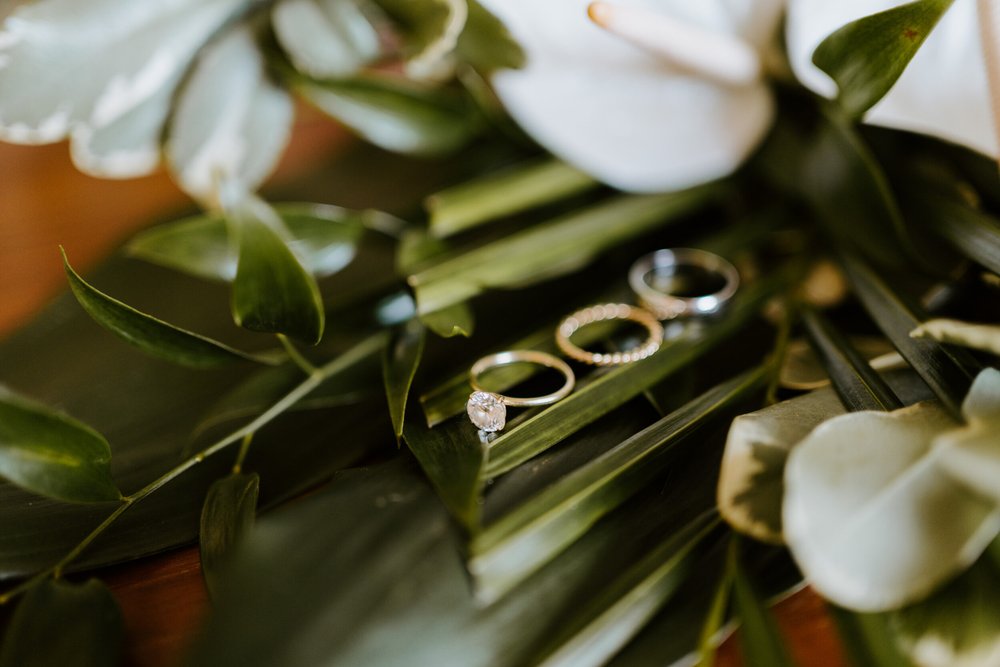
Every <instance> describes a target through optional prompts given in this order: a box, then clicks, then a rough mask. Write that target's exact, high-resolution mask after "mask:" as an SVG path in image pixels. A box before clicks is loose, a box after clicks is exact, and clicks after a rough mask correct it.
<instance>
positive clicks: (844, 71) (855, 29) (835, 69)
mask: <svg viewBox="0 0 1000 667" xmlns="http://www.w3.org/2000/svg"><path fill="white" fill-rule="evenodd" d="M952 1H953V0H917V2H910V3H907V4H904V5H900V6H898V7H893V8H892V9H888V10H886V11H883V12H879V13H878V14H873V15H871V16H866V17H864V18H861V19H858V20H857V21H852V22H851V23H848V24H847V25H845V26H844V27H842V28H840V29H839V30H837V31H836V32H834V33H833V34H831V35H830V36H829V37H827V38H826V39H824V40H823V42H822V43H821V44H820V45H819V46H818V47H817V48H816V51H815V52H814V53H813V63H815V64H816V66H817V67H819V68H820V69H821V70H823V71H824V72H826V73H827V74H829V75H830V76H831V77H832V78H833V80H834V81H836V82H837V86H838V87H839V88H840V93H839V95H838V97H837V101H838V102H839V103H840V105H841V106H842V107H843V108H844V110H845V111H847V113H849V114H850V115H851V116H860V115H861V114H863V113H864V112H865V111H867V110H868V109H870V108H871V107H872V106H874V105H875V103H876V102H878V101H879V100H880V99H882V97H883V96H884V95H885V94H886V93H887V92H889V89H890V88H892V86H893V84H895V83H896V80H897V79H898V78H899V76H900V75H901V74H902V73H903V70H904V69H906V66H907V65H908V64H909V62H910V60H911V59H912V58H913V56H914V55H915V54H916V53H917V50H918V49H919V48H920V45H921V44H923V43H924V40H925V39H927V36H928V35H929V34H930V32H931V30H933V29H934V26H935V25H937V22H938V20H939V19H940V18H941V16H942V15H943V14H944V13H945V11H946V10H947V9H948V8H949V7H950V6H951V3H952Z"/></svg>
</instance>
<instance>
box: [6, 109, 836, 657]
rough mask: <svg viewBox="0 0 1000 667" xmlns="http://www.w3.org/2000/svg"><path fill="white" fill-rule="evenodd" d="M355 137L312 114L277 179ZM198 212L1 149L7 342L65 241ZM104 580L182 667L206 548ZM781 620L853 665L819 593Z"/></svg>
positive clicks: (130, 621) (64, 153)
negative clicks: (175, 213) (200, 554)
mask: <svg viewBox="0 0 1000 667" xmlns="http://www.w3.org/2000/svg"><path fill="white" fill-rule="evenodd" d="M345 140H346V138H345V136H344V135H343V134H342V133H341V132H339V131H338V130H337V129H336V128H334V127H332V125H331V124H330V123H328V122H326V121H325V120H324V119H320V118H317V117H315V116H313V115H309V114H306V116H305V118H304V119H303V120H300V122H299V124H298V127H297V129H296V132H295V135H294V137H293V141H292V145H291V147H290V149H289V151H288V152H287V154H286V156H285V159H284V160H283V162H282V165H281V167H280V168H279V170H278V172H277V174H276V176H275V180H276V181H279V182H280V181H281V180H284V179H291V178H294V177H295V176H296V175H297V174H301V173H303V172H305V171H307V170H308V169H309V168H310V167H312V166H313V165H315V164H317V162H318V161H319V160H322V159H325V158H327V157H328V156H329V154H330V153H331V151H333V150H336V148H337V147H338V146H340V145H343V144H344V143H345ZM189 206H190V203H189V202H188V201H187V200H186V199H185V197H184V195H183V194H182V193H180V192H179V191H178V190H177V188H176V187H175V186H174V185H173V183H171V181H170V180H169V178H168V177H167V176H166V175H165V174H162V173H160V174H156V175H154V176H150V177H146V178H141V179H135V180H130V181H107V180H97V179H93V178H90V177H87V176H84V175H82V174H80V173H78V172H77V171H75V170H74V169H73V167H72V165H71V164H70V161H69V156H68V148H67V147H66V145H64V144H59V145H54V146H44V147H24V146H11V145H7V144H0V285H2V288H0V336H2V335H3V334H4V333H6V332H9V331H10V330H12V329H13V328H14V327H16V326H18V325H19V324H21V323H23V322H26V321H28V320H29V319H30V318H31V316H32V314H33V313H35V312H37V311H38V310H39V309H40V308H41V307H43V306H44V305H45V303H46V302H47V301H48V300H49V299H50V298H51V297H52V296H54V295H55V294H57V293H59V292H60V291H62V290H63V289H65V278H64V275H63V271H62V265H61V262H60V259H59V254H58V251H57V246H58V244H63V245H66V246H67V247H71V248H72V249H73V259H74V263H75V265H76V266H77V268H78V269H79V270H81V272H85V271H86V270H87V269H88V268H89V267H91V266H93V265H94V264H95V263H97V262H98V261H100V259H101V258H102V257H104V256H106V255H107V254H108V253H109V252H110V251H111V250H112V249H114V248H115V247H117V246H118V245H120V244H121V242H122V241H123V240H124V239H126V238H127V237H128V236H129V235H130V234H131V233H132V232H133V231H134V230H136V229H138V228H140V227H142V226H143V225H144V224H145V223H146V222H147V221H148V220H149V219H150V218H153V217H158V218H162V217H163V216H164V214H169V212H170V211H171V210H173V209H176V210H182V209H184V208H185V207H189ZM2 379H3V378H2V369H0V381H2ZM98 574H99V576H101V577H102V578H103V579H105V580H106V581H107V582H108V584H109V585H110V587H111V589H112V591H113V592H114V594H115V595H116V597H117V599H118V601H119V603H120V604H121V607H122V610H123V613H124V617H125V624H126V630H127V644H126V649H125V652H126V664H127V665H129V666H132V667H170V666H174V665H178V664H180V662H181V660H182V657H183V653H184V650H185V647H186V645H187V643H188V641H189V638H190V637H191V634H192V632H193V631H194V630H195V629H196V628H197V626H198V623H199V620H200V619H201V618H202V616H203V615H204V614H205V612H206V610H207V605H208V599H207V596H206V594H205V589H204V586H203V584H202V579H201V570H200V567H199V563H198V551H197V548H196V547H184V548H179V549H176V550H173V551H171V552H169V553H166V554H162V555H159V556H154V557H150V558H146V559H143V560H141V561H138V562H136V563H132V564H127V565H121V566H117V567H113V568H108V569H106V570H104V571H102V572H100V573H98ZM776 615H777V618H778V622H779V624H780V627H781V629H782V631H783V633H784V634H785V635H786V637H787V638H788V639H789V641H790V646H791V648H792V651H793V654H794V657H795V659H796V660H797V662H798V663H799V664H800V665H802V666H803V667H840V666H842V665H846V664H847V663H846V661H845V659H844V657H843V654H842V651H841V648H840V646H839V644H838V642H837V640H836V638H835V633H834V630H833V627H832V622H831V620H830V618H829V617H828V616H827V615H826V614H825V613H824V608H823V603H822V601H821V600H820V599H819V598H818V597H817V596H816V595H815V594H814V593H812V592H811V591H809V590H805V591H802V592H800V593H798V594H796V595H794V596H792V597H791V598H789V599H787V600H785V601H784V602H782V603H780V604H779V605H778V606H777V607H776ZM737 643H738V637H736V638H734V639H733V640H730V641H728V642H726V644H725V645H724V646H723V647H722V649H721V650H720V653H719V657H718V662H717V664H718V665H726V666H729V667H733V666H736V665H740V664H741V662H740V659H739V648H738V645H737Z"/></svg>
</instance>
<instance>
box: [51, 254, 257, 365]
mask: <svg viewBox="0 0 1000 667" xmlns="http://www.w3.org/2000/svg"><path fill="white" fill-rule="evenodd" d="M60 250H62V249H61V248H60ZM62 254H63V265H64V266H65V268H66V276H67V278H68V279H69V285H70V288H71V289H72V290H73V295H74V296H75V297H76V300H77V301H78V302H79V303H80V305H81V306H83V309H84V310H85V311H87V314H88V315H90V317H91V318H93V320H94V321H95V322H97V323H98V324H100V325H101V326H102V327H104V328H105V329H107V330H108V331H110V332H111V333H113V334H116V335H117V336H119V337H120V338H123V339H124V340H126V341H127V342H129V343H131V344H132V345H135V346H136V347H138V348H139V349H140V350H142V351H143V352H146V353H147V354H151V355H153V356H154V357H159V358H160V359H164V360H166V361H172V362H173V363H175V364H180V365H181V366H189V367H191V368H214V367H216V366H225V365H227V364H231V363H234V362H237V361H256V362H259V363H271V362H270V361H268V360H267V359H266V358H265V357H261V356H254V355H250V354H247V353H245V352H240V351H239V350H235V349H233V348H231V347H229V346H228V345H224V344H223V343H220V342H218V341H214V340H212V339H210V338H206V337H205V336H201V335H199V334H196V333H193V332H191V331H187V330H185V329H181V328H180V327H176V326H174V325H172V324H168V323H167V322H164V321H163V320H160V319H157V318H155V317H153V316H152V315H147V314H146V313H143V312H141V311H139V310H136V309H135V308H133V307H132V306H129V305H128V304H125V303H122V302H121V301H119V300H117V299H113V298H112V297H110V296H108V295H107V294H104V293H103V292H100V291H98V290H97V289H95V288H94V287H92V286H91V285H90V284H89V283H87V282H86V281H84V279H83V278H81V277H80V275H79V274H78V273H77V272H76V271H74V270H73V267H72V266H70V264H69V259H68V258H67V257H66V251H65V250H62Z"/></svg>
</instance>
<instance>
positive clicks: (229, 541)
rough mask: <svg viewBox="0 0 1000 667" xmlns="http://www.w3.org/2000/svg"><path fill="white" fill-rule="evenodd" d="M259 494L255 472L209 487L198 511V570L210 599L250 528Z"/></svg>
mask: <svg viewBox="0 0 1000 667" xmlns="http://www.w3.org/2000/svg"><path fill="white" fill-rule="evenodd" d="M259 495H260V476H259V475H258V474H257V473H251V474H244V473H234V474H232V475H229V476H228V477H223V478H222V479H220V480H217V481H216V482H215V483H213V484H212V486H211V487H209V489H208V495H207V496H205V504H204V505H203V506H202V509H201V531H200V536H201V570H202V573H203V574H204V576H205V585H206V586H207V587H208V592H209V594H211V595H212V596H213V597H215V596H216V595H217V594H218V591H219V576H220V572H221V571H222V569H223V568H225V565H226V563H227V562H228V561H229V558H230V556H231V554H232V550H233V548H234V546H235V545H236V544H237V543H238V542H239V541H240V540H241V539H242V538H243V536H244V535H245V534H246V533H247V531H249V530H250V528H251V527H252V526H253V522H254V516H255V514H256V512H257V497H258V496H259Z"/></svg>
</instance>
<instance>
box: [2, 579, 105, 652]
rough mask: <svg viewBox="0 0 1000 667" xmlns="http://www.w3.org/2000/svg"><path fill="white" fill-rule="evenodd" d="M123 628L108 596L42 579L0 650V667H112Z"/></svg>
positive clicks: (93, 586) (90, 586)
mask: <svg viewBox="0 0 1000 667" xmlns="http://www.w3.org/2000/svg"><path fill="white" fill-rule="evenodd" d="M123 635H124V628H123V623H122V617H121V611H119V609H118V603H117V602H115V599H114V597H113V596H112V595H111V591H109V590H108V589H107V587H106V586H105V585H104V584H102V583H101V582H100V581H98V580H97V579H90V580H88V581H87V582H86V583H84V584H71V583H68V582H65V581H58V580H57V581H52V580H50V579H46V580H44V581H41V582H39V583H38V584H36V585H35V586H33V587H32V589H31V590H30V591H28V593H27V595H25V596H24V599H23V600H21V602H20V604H19V605H18V606H17V610H16V611H15V612H14V616H13V618H12V619H11V622H10V627H9V628H8V629H7V634H6V636H5V637H4V641H3V646H2V648H0V667H53V666H54V665H73V666H74V667H116V666H117V665H118V664H119V659H120V655H121V645H122V638H123Z"/></svg>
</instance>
